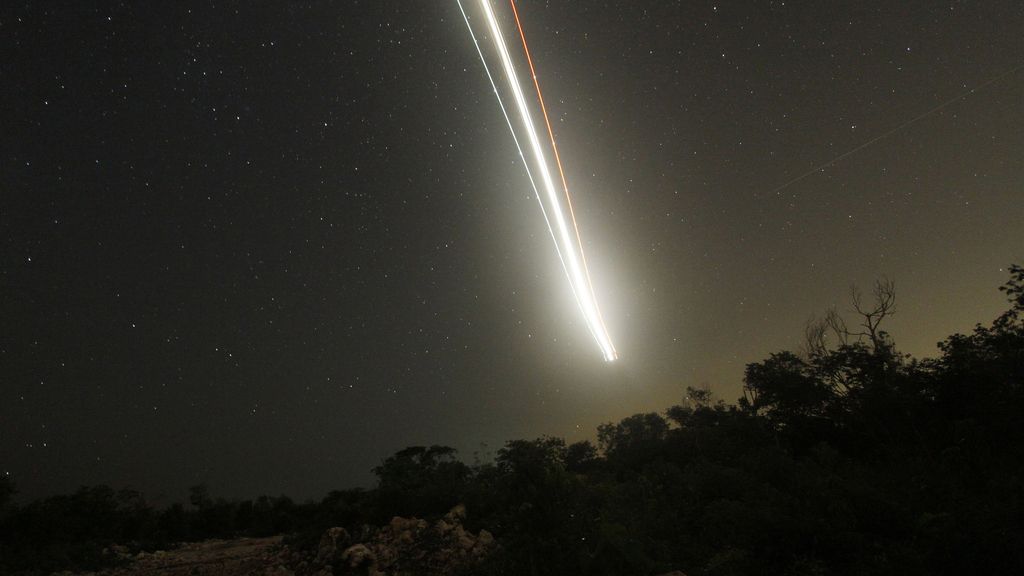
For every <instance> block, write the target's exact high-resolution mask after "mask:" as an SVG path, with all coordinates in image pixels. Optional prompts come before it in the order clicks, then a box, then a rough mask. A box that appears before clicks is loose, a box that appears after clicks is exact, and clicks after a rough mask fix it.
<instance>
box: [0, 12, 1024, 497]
mask: <svg viewBox="0 0 1024 576" xmlns="http://www.w3.org/2000/svg"><path fill="white" fill-rule="evenodd" d="M471 1H472V0H471ZM67 4H68V7H64V8H61V7H57V5H56V3H49V2H13V3H10V2H9V3H5V6H4V7H3V8H2V13H0V54H2V55H3V56H2V59H0V158H2V167H3V168H2V170H0V238H2V242H3V248H2V250H0V321H2V330H0V473H3V472H4V471H6V472H9V473H10V474H11V476H12V478H13V479H14V481H15V483H16V484H17V486H18V488H19V490H20V491H21V493H22V497H25V498H28V497H35V496H40V495H45V494H51V493H55V492H64V491H70V490H73V489H74V488H75V487H77V486H78V485H80V484H92V483H107V484H111V485H113V486H116V487H122V486H132V487H134V488H136V489H140V490H142V491H144V492H145V493H146V494H147V495H149V496H150V497H151V498H154V499H164V500H183V499H185V497H186V494H187V492H186V488H187V487H188V486H189V485H192V484H197V483H200V482H207V483H208V484H209V486H210V488H211V490H212V492H213V493H214V494H216V495H224V496H251V495H256V494H260V493H273V494H276V493H281V492H284V493H286V494H289V495H291V496H293V497H296V498H306V497H319V496H322V495H324V494H325V493H326V492H327V491H328V490H330V489H334V488H343V487H350V486H355V485H367V484H368V483H370V482H371V481H372V475H371V473H370V468H371V467H372V466H374V465H376V464H378V463H379V462H380V461H381V459H382V458H383V457H385V456H387V455H388V454H390V453H391V452H393V451H395V450H397V449H400V448H402V447H405V446H407V445H416V444H421V445H422V444H434V443H437V444H448V445H452V446H455V447H456V448H458V449H459V450H460V452H461V454H462V456H463V457H464V458H465V459H466V460H468V461H472V459H473V453H474V452H478V453H479V456H480V457H481V458H486V457H487V453H488V452H493V451H495V450H496V449H497V448H499V447H500V446H501V444H502V443H503V442H504V441H505V440H509V439H514V438H534V437H537V436H540V435H542V434H550V435H557V436H563V437H565V438H567V439H568V440H570V441H574V440H580V439H584V438H589V437H592V435H593V433H594V429H595V427H596V425H597V424H599V423H601V422H605V421H611V420H617V419H619V418H622V417H625V416H628V415H630V414H633V413H635V412H638V411H656V410H663V409H664V408H666V407H668V406H669V405H671V404H673V403H678V402H680V401H681V399H682V398H683V395H684V393H685V388H686V386H709V387H710V388H711V390H712V391H714V392H715V393H716V394H717V395H718V396H720V397H721V398H723V399H725V400H728V401H732V400H735V398H736V397H737V396H738V395H739V394H740V389H741V385H742V372H743V367H744V365H745V364H746V363H749V362H755V361H759V360H761V359H763V358H765V357H766V356H767V355H768V354H769V353H771V352H773V351H778V350H781V349H796V348H797V347H798V346H799V345H800V342H801V338H802V334H803V326H804V324H805V322H806V321H807V319H808V318H809V317H810V316H811V315H812V314H814V313H819V314H820V313H821V312H823V311H824V310H825V309H826V308H827V307H829V306H831V305H838V306H839V309H840V310H843V309H845V308H847V307H848V301H849V300H848V295H849V287H850V285H851V284H858V285H860V286H862V287H865V288H869V287H870V285H871V284H872V282H873V281H874V280H875V279H877V278H880V277H883V276H888V277H890V278H893V279H894V280H895V281H896V284H897V290H898V309H897V315H896V316H895V318H894V319H893V321H892V323H891V324H890V326H889V329H890V331H891V332H892V334H893V336H894V338H895V340H896V343H897V345H898V346H899V347H900V348H901V349H902V350H904V351H906V352H910V353H913V354H915V355H928V354H932V353H934V351H935V342H937V341H938V340H940V339H941V338H943V337H944V336H946V335H948V334H951V333H953V332H956V331H968V330H970V329H971V328H972V326H973V325H974V324H975V323H976V322H987V321H989V320H991V319H992V318H994V317H995V316H996V315H997V314H998V313H999V312H1001V311H1002V310H1004V309H1006V307H1007V305H1006V303H1005V300H1004V297H1003V295H1002V294H1000V293H999V292H998V291H997V290H996V288H997V287H998V286H999V285H1000V284H1002V283H1003V282H1004V281H1005V280H1006V278H1007V273H1006V267H1007V266H1008V265H1009V264H1010V263H1012V262H1015V261H1016V262H1020V261H1022V260H1024V225H1022V223H1024V69H1021V68H1019V67H1020V66H1021V65H1022V64H1024V33H1022V30H1024V3H1021V2H1019V1H1018V0H991V1H987V2H917V1H914V2H910V1H908V2H891V1H888V0H887V1H882V2H848V3H842V4H846V6H841V5H840V4H841V3H835V2H816V3H800V2H778V1H776V2H766V1H756V2H737V3H729V2H720V3H714V2H662V1H657V2H639V1H635V0H619V1H611V2H608V1H605V2H581V1H568V0H567V1H556V0H549V1H547V2H539V1H533V0H520V2H519V7H520V10H521V16H522V18H523V25H524V26H525V28H526V32H527V34H528V35H529V38H530V45H531V50H532V51H533V56H534V59H535V63H536V65H537V72H538V74H539V76H540V79H541V82H542V85H543V87H544V89H545V98H546V99H547V103H548V107H549V110H550V112H551V113H552V115H553V118H552V120H553V123H554V124H555V131H556V135H557V136H558V139H559V149H560V152H561V155H562V160H563V162H564V163H565V165H566V169H567V174H566V176H567V178H568V180H569V182H570V186H571V187H572V188H573V190H574V200H575V205H576V213H577V216H578V217H579V220H580V226H581V233H582V236H583V240H584V243H585V245H586V249H587V256H588V259H589V262H590V265H591V270H592V272H593V276H594V283H595V286H596V290H597V293H598V297H599V298H600V300H601V302H602V306H603V309H604V316H605V319H606V320H607V324H608V327H609V330H610V332H611V334H612V337H613V338H614V340H615V343H616V346H617V348H618V350H619V353H620V356H621V359H620V360H619V361H618V362H616V363H612V364H606V363H605V362H603V361H602V359H601V355H600V352H599V350H598V348H597V346H596V345H595V344H594V341H593V339H592V338H591V336H590V334H589V333H588V332H587V330H586V327H585V325H584V323H583V320H582V317H581V316H580V313H579V310H578V309H577V308H576V307H575V305H574V304H573V301H572V297H571V294H570V292H569V288H568V285H567V284H566V282H565V278H564V275H563V274H562V272H561V269H560V267H559V265H558V260H557V257H556V255H555V253H554V250H553V247H552V245H551V239H550V237H549V236H548V235H547V230H546V228H545V227H544V222H543V219H542V218H541V215H540V212H539V210H538V208H537V204H536V201H535V200H534V199H533V198H532V190H531V189H530V188H529V184H528V181H527V179H526V176H525V172H524V171H523V166H522V163H521V162H520V160H519V157H518V153H517V152H516V151H515V147H514V145H513V143H512V140H511V138H510V136H509V133H508V129H507V127H506V125H505V123H504V119H503V117H502V116H501V114H500V111H499V109H498V107H497V104H496V102H495V99H494V95H493V92H492V90H491V87H490V84H489V83H488V82H487V78H486V76H485V74H484V72H483V68H482V67H481V65H480V61H479V59H478V57H477V54H476V52H475V50H474V48H473V45H472V42H471V40H470V37H469V34H468V33H467V31H466V28H465V25H464V23H463V21H462V19H461V16H460V15H459V12H458V8H457V5H456V3H455V1H454V0H451V1H447V0H445V1H442V0H430V1H428V0H416V1H414V0H402V1H395V2H381V1H358V2H357V1H348V2H340V1H339V2H326V1H325V2H301V3H300V2H261V3H234V2H217V3H186V2H181V3H179V2H147V3H138V4H131V3H109V4H106V3H100V4H103V6H101V7H96V8H92V7H86V5H87V3H85V2H70V3H67ZM495 6H496V8H497V9H499V10H502V11H506V10H508V5H507V4H505V3H503V2H496V3H495ZM512 32H514V30H509V33H512ZM514 46H515V45H513V47H514ZM1000 76H1001V77H1000ZM994 78H999V79H998V80H997V81H995V82H990V81H991V80H993V79H994ZM986 83H987V84H986ZM978 86H982V88H981V89H979V90H977V91H976V92H973V93H971V92H970V91H971V90H972V89H973V88H975V87H978ZM965 94H966V95H965ZM960 95H965V96H964V97H963V98H961V99H957V100H955V101H953V102H951V103H949V105H947V106H944V107H942V108H941V109H939V110H937V111H935V112H934V113H933V114H930V115H927V116H925V117H924V118H921V119H919V120H917V121H916V122H913V123H911V124H909V125H907V126H905V127H903V128H902V129H900V130H897V131H896V132H894V133H892V134H891V135H888V136H887V137H885V138H882V139H880V140H878V141H876V142H873V143H871V144H870V145H868V146H866V147H864V148H863V149H860V150H858V151H856V152H855V153H853V154H850V155H848V156H845V157H843V158H841V159H840V160H839V161H838V162H836V163H834V164H832V165H830V166H828V167H827V168H825V169H824V170H823V171H821V172H819V173H813V174H811V175H810V176H808V177H806V178H803V179H801V180H799V181H797V182H795V183H793V184H791V185H789V186H787V187H784V188H782V189H781V190H777V188H778V187H780V186H782V185H784V184H785V183H787V182H789V181H791V180H793V179H794V178H796V177H798V176H800V175H802V174H805V173H807V172H808V171H811V170H813V169H814V168H815V167H816V166H820V165H823V164H825V163H827V162H829V161H830V160H832V159H834V158H836V157H838V156H841V155H843V154H844V153H846V152H848V151H850V150H853V149H856V148H857V147H859V146H861V145H862V144H865V143H866V142H869V141H871V140H872V139H874V138H876V137H878V136H880V135H883V134H886V133H887V132H889V131H891V130H893V129H895V128H897V127H899V126H901V125H903V124H904V123H906V122H908V121H910V120H912V119H914V118H916V117H919V116H920V115H922V114H924V113H926V112H928V111H929V110H932V109H934V108H936V107H937V106H939V105H941V104H943V103H945V102H949V101H951V100H953V99H956V98H957V97H958V96H960Z"/></svg>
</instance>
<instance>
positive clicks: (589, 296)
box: [458, 0, 618, 361]
mask: <svg viewBox="0 0 1024 576" xmlns="http://www.w3.org/2000/svg"><path fill="white" fill-rule="evenodd" d="M458 1H459V9H460V10H462V15H463V18H464V19H465V20H466V24H467V26H469V27H470V33H471V34H473V31H472V26H470V25H469V19H468V18H467V17H466V13H465V10H463V7H462V2H461V0H458ZM480 5H481V7H482V8H483V12H484V15H485V17H486V20H487V25H488V28H489V30H490V33H491V36H492V38H493V40H494V44H495V48H497V50H498V55H499V56H500V59H501V64H502V68H503V69H504V72H505V77H506V79H507V80H508V83H509V88H510V89H511V91H512V95H513V98H514V100H515V103H516V108H517V109H518V111H519V115H520V117H521V119H522V124H523V129H524V130H525V131H526V134H527V136H528V140H529V143H530V149H531V151H532V152H533V157H534V160H535V161H536V164H537V169H538V170H539V172H540V177H541V183H542V184H543V188H544V192H545V193H546V196H547V199H548V202H549V203H550V206H551V214H552V215H553V216H554V220H555V227H554V228H552V227H551V226H550V221H548V226H549V230H550V231H551V233H552V237H553V238H554V240H555V244H556V249H557V250H558V252H559V257H560V258H561V259H562V263H563V267H564V268H565V269H566V273H567V275H568V277H569V283H570V286H571V287H572V290H573V293H574V295H575V296H576V300H577V302H578V303H579V305H580V309H581V311H582V312H583V316H584V319H585V320H586V323H587V327H588V328H589V329H590V331H591V333H592V334H593V335H594V338H595V339H596V340H597V343H598V346H599V347H600V348H601V352H602V354H603V355H604V358H605V360H607V361H612V360H615V359H616V358H617V357H618V354H617V353H616V351H615V347H614V346H613V345H612V342H611V337H610V336H609V334H608V331H607V330H606V329H605V326H604V321H603V319H602V318H601V313H600V310H599V309H598V306H597V301H596V298H595V296H594V292H593V287H592V285H591V283H590V281H589V274H587V273H585V271H584V266H585V264H581V261H582V260H583V256H582V249H583V247H582V243H580V242H579V229H578V227H577V228H576V242H573V238H572V236H571V235H570V233H569V227H568V224H567V222H566V217H565V213H564V210H563V208H562V203H561V200H560V197H559V194H558V192H557V191H556V189H555V185H554V182H553V181H552V178H551V172H550V170H549V168H548V162H547V159H546V158H545V157H544V152H543V149H542V147H541V144H540V138H539V137H538V136H537V130H536V128H535V127H534V123H533V119H532V116H531V114H530V111H529V107H528V106H527V103H526V97H525V96H524V95H523V91H522V88H521V87H520V85H519V79H518V76H517V74H516V71H515V67H514V66H513V64H512V58H511V56H510V55H509V51H508V47H507V46H506V45H505V39H504V37H503V36H502V34H501V30H500V29H499V27H498V22H497V19H496V18H495V15H494V11H493V9H492V8H491V5H490V2H489V1H488V0H480ZM524 40H525V38H524ZM474 43H476V37H475V35H474ZM476 46H477V51H478V53H479V54H480V57H481V60H486V59H485V58H484V56H483V52H482V51H481V50H480V46H479V44H476ZM484 66H485V68H486V61H485V62H484ZM531 69H532V65H531ZM535 76H536V75H535ZM488 78H489V79H490V80H491V84H492V86H494V79H493V77H492V76H491V74H490V72H489V71H488ZM535 81H536V78H535ZM495 93H496V94H497V88H496V87H495ZM498 100H499V104H501V107H502V112H503V113H504V114H505V118H506V121H509V116H508V114H507V112H506V111H505V108H504V105H503V104H502V103H501V97H500V95H499V96H498ZM545 117H546V112H545ZM509 126H510V128H511V127H512V126H511V121H509ZM549 129H550V124H549ZM512 131H513V136H514V132H515V130H514V129H513V130H512ZM516 145H517V146H519V142H518V138H516ZM519 151H520V154H521V155H523V151H522V148H520V149H519ZM556 154H557V150H556ZM523 159H524V162H525V155H524V158H523ZM560 170H561V169H560ZM528 174H531V173H530V171H529V170H528ZM530 178H531V183H532V184H533V185H534V188H535V190H536V183H535V182H534V181H533V178H532V174H531V176H530ZM563 184H564V173H563ZM566 192H568V187H566ZM539 199H540V195H539V193H538V200H539ZM541 205H542V208H543V202H542V203H541ZM545 219H546V220H547V212H545ZM573 221H574V224H575V218H574V219H573ZM555 229H557V233H556V230H555ZM566 264H568V266H565V265H566Z"/></svg>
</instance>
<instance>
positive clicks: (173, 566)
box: [55, 506, 497, 576]
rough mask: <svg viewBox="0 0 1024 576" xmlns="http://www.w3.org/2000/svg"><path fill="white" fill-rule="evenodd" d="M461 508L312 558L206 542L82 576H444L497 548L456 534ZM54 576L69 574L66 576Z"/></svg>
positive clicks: (264, 542) (345, 538) (267, 542)
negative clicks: (443, 575)
mask: <svg viewBox="0 0 1024 576" xmlns="http://www.w3.org/2000/svg"><path fill="white" fill-rule="evenodd" d="M465 517H466V509H465V507H463V506H456V507H455V508H453V509H452V510H451V511H450V512H448V514H446V515H445V516H444V517H443V518H441V519H440V520H438V521H436V522H434V523H433V524H431V523H429V522H427V521H426V520H421V519H417V518H400V517H397V516H396V517H395V518H393V519H392V520H391V522H390V523H389V524H388V525H387V526H383V527H381V528H372V527H369V526H367V527H364V528H363V530H362V531H361V534H360V537H357V538H353V537H352V536H351V535H350V534H349V533H348V532H347V531H346V530H345V529H344V528H340V527H338V528H331V529H330V530H327V531H326V532H325V533H324V534H323V536H322V537H321V538H320V544H319V546H318V547H317V550H316V551H315V552H311V551H298V550H292V549H291V548H289V547H288V546H287V545H285V544H283V543H282V537H281V536H275V537H272V538H239V539H236V540H208V541H206V542H198V543H192V544H184V545H182V546H179V547H176V548H174V549H172V550H159V551H156V552H152V553H145V552H143V553H139V554H137V555H135V556H129V555H126V554H125V549H121V548H115V549H113V550H111V553H112V554H114V555H117V556H118V557H119V559H120V560H121V561H122V565H121V566H119V567H117V568H112V569H109V570H104V571H102V572H98V573H92V574H90V576H129V575H132V576H242V575H261V576H332V575H365V576H413V575H417V576H419V575H423V576H434V575H441V574H452V573H455V572H459V571H461V570H462V569H465V568H469V567H471V566H472V565H474V564H476V563H479V562H481V561H482V560H483V559H484V558H486V557H487V555H488V554H490V553H491V552H492V551H493V550H495V548H496V547H497V543H496V542H495V540H494V538H493V537H492V536H491V534H490V533H489V532H487V531H486V530H481V531H480V532H479V533H477V534H473V533H471V532H468V531H467V530H465V528H463V526H462V522H463V520H465ZM55 576H86V575H85V574H80V575H74V574H72V573H70V572H65V573H61V574H59V575H55Z"/></svg>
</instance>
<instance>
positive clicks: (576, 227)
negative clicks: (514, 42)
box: [509, 0, 618, 356]
mask: <svg viewBox="0 0 1024 576" xmlns="http://www.w3.org/2000/svg"><path fill="white" fill-rule="evenodd" d="M509 3H510V4H512V14H513V15H514V16H515V18H516V28H518V29H519V38H521V39H522V41H523V51H524V52H525V53H526V62H527V63H528V64H529V65H530V76H532V77H533V86H534V87H535V88H536V89H537V100H539V101H540V110H541V112H542V113H543V114H544V124H545V125H546V126H547V128H548V137H549V138H550V139H551V150H552V151H553V152H554V153H555V164H556V165H557V166H558V175H559V176H561V178H562V189H563V190H565V203H566V205H568V206H569V218H571V219H572V227H573V230H575V232H576V242H577V245H578V246H579V248H580V260H582V261H583V272H584V273H585V274H586V275H587V288H589V289H590V296H591V298H593V299H594V307H595V308H597V319H598V320H599V321H600V322H601V330H602V331H603V332H604V333H605V334H607V333H608V328H607V327H606V326H605V324H604V316H603V315H602V314H601V307H600V306H598V305H597V296H596V295H594V282H593V281H592V280H591V279H590V267H589V266H587V255H586V253H585V252H584V251H583V239H582V238H581V237H580V226H579V223H578V222H577V221H576V211H575V210H573V207H572V196H571V195H570V194H569V183H568V182H567V181H566V179H565V170H564V169H563V168H562V158H561V156H559V155H558V144H557V143H556V142H555V131H554V130H552V129H551V119H550V118H548V107H547V106H546V105H545V104H544V94H543V93H541V90H540V80H539V79H538V78H537V70H536V69H535V68H534V67H533V56H531V55H530V47H529V45H527V43H526V32H524V31H523V24H522V22H520V21H519V9H518V8H516V0H509ZM610 342H611V339H610V338H609V343H610ZM612 352H613V353H615V349H614V347H613V348H612ZM615 356H618V354H615Z"/></svg>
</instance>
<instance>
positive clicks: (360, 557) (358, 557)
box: [341, 544, 377, 569]
mask: <svg viewBox="0 0 1024 576" xmlns="http://www.w3.org/2000/svg"><path fill="white" fill-rule="evenodd" d="M341 559H342V561H344V562H346V563H347V564H348V567H349V568H363V567H368V568H370V569H376V566H377V555H376V554H374V553H373V550H370V549H369V548H368V547H367V546H366V545H365V544H356V545H354V546H349V547H348V548H346V549H345V551H344V552H342V553H341Z"/></svg>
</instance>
